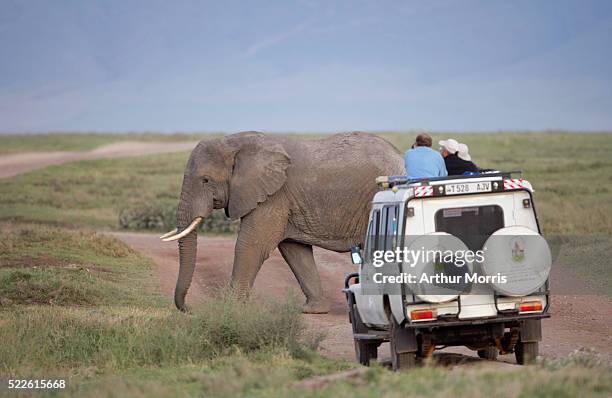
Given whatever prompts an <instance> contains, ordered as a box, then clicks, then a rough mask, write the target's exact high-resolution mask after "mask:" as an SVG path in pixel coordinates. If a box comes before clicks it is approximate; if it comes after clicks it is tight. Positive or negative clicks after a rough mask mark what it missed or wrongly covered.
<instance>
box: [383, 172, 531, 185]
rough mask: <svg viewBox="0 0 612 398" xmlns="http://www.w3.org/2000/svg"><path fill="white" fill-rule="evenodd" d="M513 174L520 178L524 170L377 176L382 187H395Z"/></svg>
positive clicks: (505, 176)
mask: <svg viewBox="0 0 612 398" xmlns="http://www.w3.org/2000/svg"><path fill="white" fill-rule="evenodd" d="M513 174H518V175H519V178H521V177H522V175H523V171H522V170H512V171H499V170H491V171H485V172H482V173H479V174H460V175H453V176H446V177H431V178H408V176H380V177H377V178H376V183H377V184H378V185H380V186H381V187H382V188H393V187H397V186H401V185H409V184H414V183H421V184H422V185H428V184H429V182H431V181H446V180H456V179H471V178H483V177H487V178H488V177H502V178H503V179H509V178H512V175H513Z"/></svg>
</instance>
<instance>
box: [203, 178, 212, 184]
mask: <svg viewBox="0 0 612 398" xmlns="http://www.w3.org/2000/svg"><path fill="white" fill-rule="evenodd" d="M209 181H210V179H209V178H208V177H202V184H208V182H209Z"/></svg>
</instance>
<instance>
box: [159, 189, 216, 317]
mask: <svg viewBox="0 0 612 398" xmlns="http://www.w3.org/2000/svg"><path fill="white" fill-rule="evenodd" d="M194 205H195V206H194ZM194 207H195V208H194ZM212 210H213V201H212V197H205V198H202V199H200V200H197V201H195V202H194V201H193V200H192V199H191V197H190V195H189V194H188V192H185V191H184V192H183V194H182V195H181V201H180V202H179V208H178V212H177V226H178V231H182V232H179V233H178V234H177V235H175V236H180V238H179V239H178V246H179V264H180V266H179V275H178V278H177V280H176V288H175V290H174V304H175V305H176V307H177V308H178V309H179V310H181V311H186V309H187V307H186V306H185V296H186V295H187V291H188V290H189V286H190V285H191V280H192V279H193V272H194V270H195V263H196V254H197V248H198V233H197V226H198V225H199V224H200V222H202V220H204V219H205V218H206V217H208V216H209V215H210V213H211V212H212ZM169 239H171V238H169Z"/></svg>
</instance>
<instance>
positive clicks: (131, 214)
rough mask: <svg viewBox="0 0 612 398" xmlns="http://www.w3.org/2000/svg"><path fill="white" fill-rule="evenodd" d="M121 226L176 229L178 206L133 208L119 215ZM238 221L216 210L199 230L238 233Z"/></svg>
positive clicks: (165, 205)
mask: <svg viewBox="0 0 612 398" xmlns="http://www.w3.org/2000/svg"><path fill="white" fill-rule="evenodd" d="M119 226H120V227H121V228H123V229H131V230H153V231H167V230H171V229H174V228H176V204H161V203H156V204H143V205H138V206H131V207H127V208H124V209H122V210H121V212H120V213H119ZM238 226H239V222H238V221H232V220H230V219H229V218H227V217H226V216H225V213H224V212H223V210H214V211H213V212H212V214H211V215H210V216H209V217H207V218H206V219H205V220H204V222H202V225H201V226H200V228H199V230H200V231H202V232H204V233H212V234H231V233H237V232H238Z"/></svg>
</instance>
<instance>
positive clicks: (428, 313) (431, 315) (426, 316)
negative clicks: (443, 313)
mask: <svg viewBox="0 0 612 398" xmlns="http://www.w3.org/2000/svg"><path fill="white" fill-rule="evenodd" d="M435 318H436V313H435V311H434V310H413V311H410V320H412V321H427V320H430V319H435Z"/></svg>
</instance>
